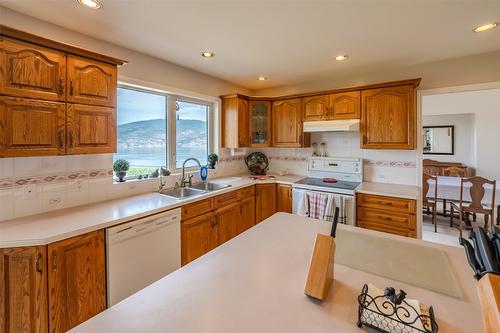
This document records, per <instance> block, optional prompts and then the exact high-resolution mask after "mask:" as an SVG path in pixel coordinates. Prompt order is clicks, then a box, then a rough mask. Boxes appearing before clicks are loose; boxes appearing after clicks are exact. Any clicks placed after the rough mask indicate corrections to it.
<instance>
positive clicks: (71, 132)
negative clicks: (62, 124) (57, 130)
mask: <svg viewBox="0 0 500 333" xmlns="http://www.w3.org/2000/svg"><path fill="white" fill-rule="evenodd" d="M68 134H69V147H70V148H73V131H69V133H68Z"/></svg>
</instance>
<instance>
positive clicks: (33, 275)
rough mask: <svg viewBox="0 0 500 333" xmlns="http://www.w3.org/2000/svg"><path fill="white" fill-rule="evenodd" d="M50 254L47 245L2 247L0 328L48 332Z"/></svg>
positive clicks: (25, 332)
mask: <svg viewBox="0 0 500 333" xmlns="http://www.w3.org/2000/svg"><path fill="white" fill-rule="evenodd" d="M46 254H47V252H46V248H45V246H33V247H19V248H12V249H0V278H1V284H0V332H5V333H45V332H47V330H48V324H47V256H46Z"/></svg>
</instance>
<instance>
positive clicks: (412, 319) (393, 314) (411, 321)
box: [357, 284, 438, 333]
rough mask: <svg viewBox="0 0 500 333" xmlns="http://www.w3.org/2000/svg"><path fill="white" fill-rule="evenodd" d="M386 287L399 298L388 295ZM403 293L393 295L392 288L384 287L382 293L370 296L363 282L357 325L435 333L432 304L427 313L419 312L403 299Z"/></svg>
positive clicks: (391, 332) (401, 332)
mask: <svg viewBox="0 0 500 333" xmlns="http://www.w3.org/2000/svg"><path fill="white" fill-rule="evenodd" d="M388 289H389V290H392V291H393V295H392V296H396V298H397V296H400V297H399V298H400V299H398V300H394V297H390V296H389V295H388V294H387V290H388ZM401 294H402V296H401ZM405 295H406V293H404V291H401V293H400V295H394V289H392V288H386V292H385V294H384V295H380V296H376V297H372V296H370V295H369V294H368V285H366V284H365V285H364V286H363V289H362V290H361V294H360V295H359V296H358V303H359V308H358V322H357V325H358V327H363V326H367V327H370V328H372V329H374V330H376V331H379V332H383V333H437V331H438V325H437V323H436V320H435V319H434V310H433V309H432V306H430V307H429V311H428V312H429V315H425V314H420V312H419V311H417V310H416V309H415V308H414V307H413V306H411V305H410V304H408V303H407V302H406V301H405V300H404V297H405Z"/></svg>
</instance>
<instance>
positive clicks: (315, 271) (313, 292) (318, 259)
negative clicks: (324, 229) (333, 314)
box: [304, 234, 335, 301]
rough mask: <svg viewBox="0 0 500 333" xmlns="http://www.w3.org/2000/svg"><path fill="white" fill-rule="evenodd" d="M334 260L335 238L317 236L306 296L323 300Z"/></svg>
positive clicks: (326, 292)
mask: <svg viewBox="0 0 500 333" xmlns="http://www.w3.org/2000/svg"><path fill="white" fill-rule="evenodd" d="M334 259H335V238H333V237H331V236H328V235H323V234H317V235H316V243H315V244H314V251H313V254H312V257H311V264H310V266H309V274H308V276H307V281H306V287H305V289H304V293H305V294H306V295H307V296H310V297H313V298H316V299H319V300H321V301H323V300H325V298H326V295H327V294H328V290H329V289H330V286H331V284H332V282H333V264H334Z"/></svg>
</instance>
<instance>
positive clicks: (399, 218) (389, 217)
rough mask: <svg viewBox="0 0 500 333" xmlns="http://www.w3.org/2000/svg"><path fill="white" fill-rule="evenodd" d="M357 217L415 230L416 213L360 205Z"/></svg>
mask: <svg viewBox="0 0 500 333" xmlns="http://www.w3.org/2000/svg"><path fill="white" fill-rule="evenodd" d="M357 219H358V220H363V221H366V222H373V223H377V224H382V225H384V226H385V225H387V226H393V227H399V228H406V229H412V230H415V226H416V223H415V215H411V214H402V213H395V212H389V211H387V210H378V209H371V208H366V207H358V209H357Z"/></svg>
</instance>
